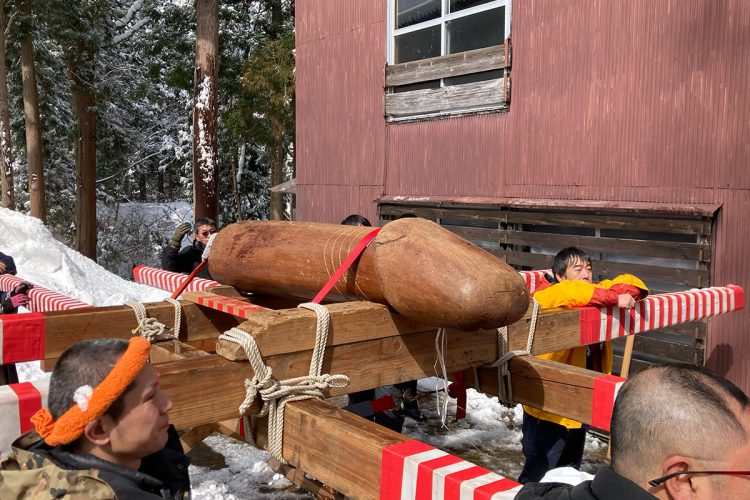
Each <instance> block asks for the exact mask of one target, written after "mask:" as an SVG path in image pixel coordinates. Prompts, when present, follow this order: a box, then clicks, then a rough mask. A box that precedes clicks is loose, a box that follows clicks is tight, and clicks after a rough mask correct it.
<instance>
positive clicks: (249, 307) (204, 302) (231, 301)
mask: <svg viewBox="0 0 750 500" xmlns="http://www.w3.org/2000/svg"><path fill="white" fill-rule="evenodd" d="M190 300H191V302H193V301H194V302H195V303H196V304H198V305H199V306H204V307H209V308H211V309H215V310H217V311H221V312H225V313H228V314H231V315H232V316H237V317H239V318H246V319H247V318H249V317H250V316H252V315H253V314H255V313H257V312H258V311H268V310H269V309H268V308H267V307H263V306H258V305H255V304H249V303H247V302H244V301H242V300H239V299H235V298H232V297H224V296H222V295H218V294H215V293H207V294H205V295H200V296H198V297H196V298H195V299H192V298H191V299H190Z"/></svg>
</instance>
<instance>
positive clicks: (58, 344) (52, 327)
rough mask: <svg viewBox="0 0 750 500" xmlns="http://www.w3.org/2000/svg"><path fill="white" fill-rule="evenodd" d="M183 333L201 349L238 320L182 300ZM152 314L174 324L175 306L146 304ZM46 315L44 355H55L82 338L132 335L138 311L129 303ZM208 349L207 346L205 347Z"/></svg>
mask: <svg viewBox="0 0 750 500" xmlns="http://www.w3.org/2000/svg"><path fill="white" fill-rule="evenodd" d="M181 304H182V328H183V330H182V333H181V336H180V339H181V340H183V341H185V342H188V343H190V344H191V345H193V346H194V347H197V348H198V349H201V348H202V346H201V342H200V341H202V340H210V342H209V343H208V346H209V348H210V349H213V345H214V339H216V337H218V336H219V335H220V334H221V333H222V332H224V331H226V330H229V329H230V328H232V327H234V326H237V325H238V324H239V320H237V319H235V318H234V317H232V316H230V315H228V314H222V313H219V312H216V311H211V310H210V309H205V308H201V307H198V306H197V305H195V304H190V303H188V302H182V303H181ZM144 305H145V306H146V312H147V314H148V316H149V317H153V318H156V319H157V320H158V321H160V322H162V323H164V324H166V325H167V326H171V325H172V324H173V323H174V306H172V305H171V304H169V303H167V302H154V303H148V304H144ZM42 314H44V316H45V328H46V331H45V351H44V357H45V359H56V358H58V357H60V354H62V352H63V351H64V350H65V349H66V348H68V347H69V346H71V345H73V344H75V343H76V342H78V341H80V340H83V339H94V338H122V339H128V338H130V337H131V336H132V330H133V329H134V328H135V327H136V325H137V321H136V318H135V313H134V312H133V310H132V309H131V308H130V307H128V306H108V307H97V308H87V309H73V310H70V311H49V312H45V313H42ZM203 350H205V349H203Z"/></svg>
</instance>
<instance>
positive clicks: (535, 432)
mask: <svg viewBox="0 0 750 500" xmlns="http://www.w3.org/2000/svg"><path fill="white" fill-rule="evenodd" d="M585 444H586V428H585V427H583V428H581V429H567V428H565V426H562V425H559V424H555V423H552V422H548V421H546V420H540V419H538V418H536V417H534V416H531V415H529V414H528V413H526V412H524V413H523V438H522V439H521V446H522V448H523V455H524V457H525V458H526V462H525V463H524V465H523V470H522V471H521V475H520V476H518V482H519V483H521V484H525V483H532V482H536V481H539V480H541V479H542V477H544V474H545V473H546V472H547V471H548V470H550V469H554V468H556V467H574V468H576V469H578V468H580V467H581V460H582V459H583V447H584V445H585Z"/></svg>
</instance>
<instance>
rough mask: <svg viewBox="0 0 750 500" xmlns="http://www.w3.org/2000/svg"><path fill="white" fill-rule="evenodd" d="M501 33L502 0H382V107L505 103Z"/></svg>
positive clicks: (425, 111)
mask: <svg viewBox="0 0 750 500" xmlns="http://www.w3.org/2000/svg"><path fill="white" fill-rule="evenodd" d="M509 36H510V0H390V1H389V3H388V48H387V50H388V64H389V66H388V69H387V71H386V87H387V92H388V96H387V97H386V115H387V116H389V117H390V118H391V119H393V118H399V117H414V116H423V115H430V114H440V113H446V112H447V113H455V112H466V111H475V110H478V109H493V108H494V109H498V108H502V107H503V106H507V101H508V91H509V88H508V77H509V75H508V68H509V66H510V61H509ZM447 87H455V88H452V89H450V91H445V90H442V89H445V88H447ZM402 94H404V95H402Z"/></svg>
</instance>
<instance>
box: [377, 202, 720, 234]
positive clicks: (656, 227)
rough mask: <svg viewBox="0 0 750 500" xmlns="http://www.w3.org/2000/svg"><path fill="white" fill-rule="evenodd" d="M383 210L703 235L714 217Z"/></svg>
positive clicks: (382, 207)
mask: <svg viewBox="0 0 750 500" xmlns="http://www.w3.org/2000/svg"><path fill="white" fill-rule="evenodd" d="M464 207H465V205H464ZM380 210H381V214H382V215H392V216H395V217H398V216H399V215H402V214H405V213H412V214H414V215H416V216H418V217H425V218H427V219H435V218H438V217H445V218H450V219H465V220H476V221H493V222H502V223H506V224H508V223H509V224H530V225H538V226H559V227H579V228H592V229H596V228H600V229H620V230H625V231H646V232H658V233H674V234H694V235H704V236H708V235H710V234H711V220H710V219H708V218H692V217H684V218H676V217H657V216H636V215H619V214H613V213H610V214H607V215H603V214H602V215H598V214H590V213H581V212H575V211H566V210H563V209H558V210H555V211H541V210H540V211H522V210H517V209H510V208H508V207H503V206H500V207H493V208H452V207H444V206H443V207H434V206H429V205H387V204H382V205H380Z"/></svg>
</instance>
